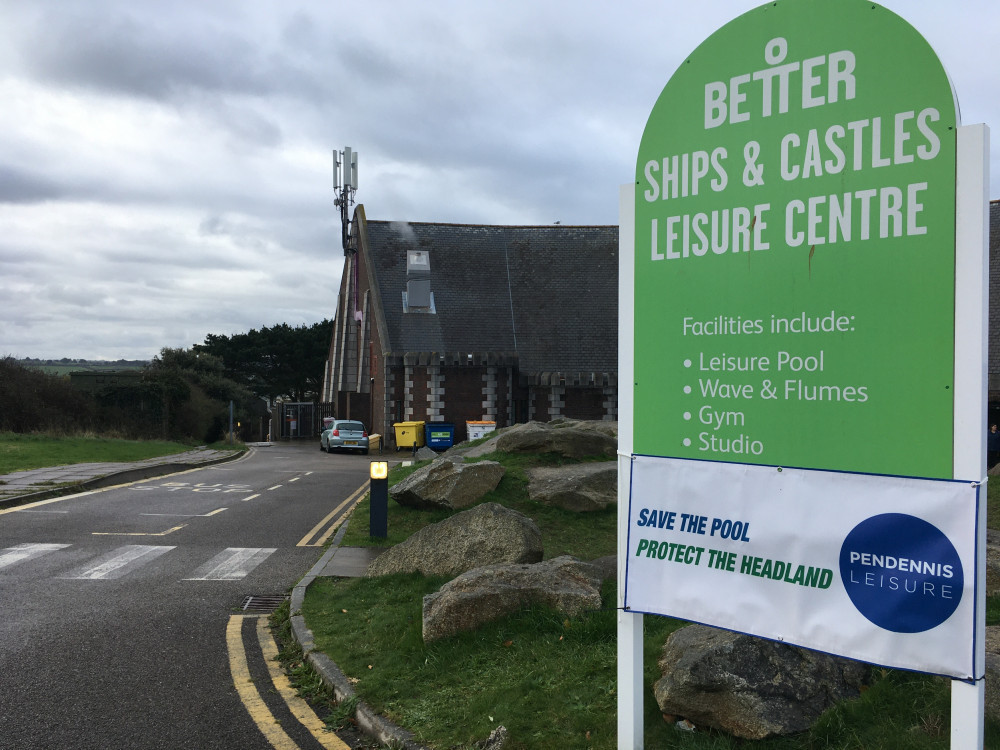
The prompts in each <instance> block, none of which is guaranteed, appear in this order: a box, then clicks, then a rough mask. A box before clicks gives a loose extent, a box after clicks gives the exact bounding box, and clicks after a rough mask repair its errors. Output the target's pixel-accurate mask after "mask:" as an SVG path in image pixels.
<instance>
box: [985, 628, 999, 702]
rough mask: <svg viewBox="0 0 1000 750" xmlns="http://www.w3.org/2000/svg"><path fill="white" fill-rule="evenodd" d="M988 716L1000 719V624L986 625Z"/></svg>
mask: <svg viewBox="0 0 1000 750" xmlns="http://www.w3.org/2000/svg"><path fill="white" fill-rule="evenodd" d="M986 718H988V719H992V720H993V721H1000V625H987V626H986Z"/></svg>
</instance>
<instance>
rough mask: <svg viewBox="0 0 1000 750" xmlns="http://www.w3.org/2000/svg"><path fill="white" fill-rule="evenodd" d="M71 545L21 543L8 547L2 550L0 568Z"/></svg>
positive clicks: (0, 552)
mask: <svg viewBox="0 0 1000 750" xmlns="http://www.w3.org/2000/svg"><path fill="white" fill-rule="evenodd" d="M69 546H70V545H69V544H19V545H17V546H16V547H8V548H7V549H5V550H0V569H2V568H6V567H9V566H11V565H16V564H17V563H19V562H24V561H25V560H30V559H32V558H33V557H40V556H42V555H44V554H47V553H49V552H56V551H57V550H61V549H66V547H69Z"/></svg>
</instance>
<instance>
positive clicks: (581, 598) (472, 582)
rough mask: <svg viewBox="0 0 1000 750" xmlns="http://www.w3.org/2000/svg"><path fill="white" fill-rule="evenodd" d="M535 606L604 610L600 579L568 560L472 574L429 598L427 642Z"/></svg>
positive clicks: (426, 599)
mask: <svg viewBox="0 0 1000 750" xmlns="http://www.w3.org/2000/svg"><path fill="white" fill-rule="evenodd" d="M533 604H542V605H545V606H548V607H552V608H553V609H556V610H558V611H559V612H562V613H563V614H566V615H569V616H573V615H577V614H580V613H581V612H584V611H586V610H588V609H600V606H601V577H600V573H599V572H598V571H597V569H596V568H594V567H593V566H592V565H590V564H589V563H585V562H580V561H579V560H577V559H576V558H574V557H569V556H568V555H566V556H563V557H557V558H555V559H552V560H546V561H545V562H540V563H537V564H535V565H515V564H505V565H487V566H485V567H482V568H476V569H475V570H470V571H468V572H467V573H463V574H462V575H460V576H459V577H458V578H456V579H454V580H453V581H450V582H449V583H446V584H445V585H444V586H442V587H441V589H440V590H438V591H436V592H435V593H433V594H428V595H427V596H425V597H424V618H423V632H424V642H425V643H428V642H430V641H433V640H437V639H438V638H444V637H446V636H449V635H454V634H455V633H459V632H462V631H465V630H475V629H476V628H478V627H479V626H480V625H483V624H484V623H486V622H490V621H492V620H496V619H498V618H501V617H504V616H506V615H509V614H513V613H514V612H518V611H520V610H522V609H524V608H525V607H530V606H531V605H533Z"/></svg>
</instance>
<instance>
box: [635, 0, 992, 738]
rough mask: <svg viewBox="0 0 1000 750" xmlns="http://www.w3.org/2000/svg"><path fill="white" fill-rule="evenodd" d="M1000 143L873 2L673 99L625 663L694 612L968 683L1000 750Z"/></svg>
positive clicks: (754, 33)
mask: <svg viewBox="0 0 1000 750" xmlns="http://www.w3.org/2000/svg"><path fill="white" fill-rule="evenodd" d="M987 141H988V131H987V130H986V129H985V127H984V126H979V127H976V128H960V122H959V118H958V110H957V103H956V99H955V96H954V92H953V91H952V88H951V85H950V82H949V80H948V77H947V75H946V73H945V72H944V69H943V68H942V66H941V64H940V62H939V60H938V58H937V57H936V55H935V54H934V52H933V50H931V48H930V47H929V45H928V44H927V42H926V41H925V40H924V39H923V38H922V37H921V36H920V35H919V34H918V33H917V32H916V31H915V30H914V29H913V28H912V27H911V26H909V24H907V23H906V22H905V21H903V20H902V19H901V18H899V17H898V16H896V15H894V14H893V13H891V12H890V11H888V10H886V9H885V8H882V7H880V6H878V5H874V4H872V3H871V2H862V1H861V0H847V1H845V2H838V3H815V2H807V1H806V0H788V1H787V2H782V3H777V4H769V5H765V6H761V7H760V8H757V9H755V10H752V11H750V12H748V13H746V14H744V15H743V16H741V17H739V18H737V19H735V20H733V21H731V22H730V23H728V24H727V25H725V26H724V27H722V28H721V29H719V30H718V31H717V32H716V33H715V34H713V35H712V36H711V37H710V38H709V39H707V40H706V41H705V42H703V43H702V44H701V45H700V46H699V47H698V48H697V49H696V50H695V51H694V52H693V53H692V54H691V55H690V56H689V57H688V59H687V60H685V62H684V63H683V64H682V65H681V66H680V68H679V69H678V70H677V72H676V73H675V74H674V76H673V77H672V78H671V79H670V81H669V82H668V84H667V85H666V87H665V88H664V89H663V92H662V93H661V95H660V97H659V99H658V100H657V102H656V104H655V106H654V108H653V110H652V112H651V114H650V116H649V120H648V122H647V125H646V129H645V131H644V133H643V137H642V140H641V143H640V147H639V154H638V159H637V165H636V180H635V184H634V185H633V186H631V187H630V190H631V196H630V197H631V199H632V200H631V201H627V200H626V199H625V198H624V197H623V200H622V225H621V226H622V230H621V242H622V252H621V258H622V261H621V262H622V268H621V271H620V276H621V277H622V279H625V281H620V284H623V283H626V282H627V283H629V284H630V288H629V289H628V290H624V289H623V290H622V294H621V295H620V299H621V300H622V301H623V302H622V304H621V308H620V315H621V316H622V323H621V326H624V328H625V329H624V330H620V334H621V335H620V341H621V342H622V343H621V346H622V351H621V354H620V360H621V361H620V364H619V367H620V372H621V374H622V380H621V382H623V383H632V384H633V387H632V389H631V393H630V394H629V395H630V398H629V401H628V403H627V404H625V406H626V408H623V409H622V413H621V414H620V420H621V422H622V427H621V433H622V435H623V437H622V438H621V439H620V453H621V454H622V457H621V458H620V459H619V463H620V464H621V468H622V470H623V472H622V473H624V470H626V469H627V470H628V477H629V482H628V484H627V485H623V487H622V490H621V495H620V499H621V502H620V504H619V509H620V510H619V513H620V514H625V517H624V518H620V523H619V530H620V531H619V534H620V537H619V565H620V575H619V579H620V581H619V582H620V584H622V583H623V584H624V585H623V586H621V585H620V587H619V588H620V592H621V593H620V599H621V601H620V605H621V607H622V619H621V620H620V623H619V637H620V640H623V639H624V641H626V642H627V643H626V646H625V647H622V646H620V653H619V659H620V660H621V659H622V658H625V659H628V658H632V659H633V660H634V659H635V655H634V654H635V649H634V633H633V634H632V635H631V636H630V635H629V634H630V632H631V630H634V627H635V624H634V623H630V622H629V618H630V617H635V616H636V615H635V614H633V613H640V612H645V613H651V614H661V615H669V616H675V617H681V618H683V619H689V620H693V621H697V622H703V623H705V624H709V625H715V626H718V627H724V628H729V629H732V630H739V631H741V632H747V633H751V634H754V635H759V636H762V637H767V638H772V639H776V640H781V641H784V642H788V643H793V644H797V645H801V646H805V647H808V648H815V649H819V650H823V651H826V652H830V653H835V654H839V655H842V656H846V657H849V658H855V659H860V660H864V661H869V662H872V663H876V664H882V665H887V666H892V667H903V668H907V669H914V670H918V671H925V672H931V673H936V674H943V675H947V676H950V677H953V678H955V679H957V680H965V681H968V683H969V684H971V685H972V686H973V687H971V688H968V689H965V687H964V684H965V683H956V685H960V686H959V687H956V690H955V692H954V695H955V699H954V701H953V705H954V710H955V711H956V712H964V715H965V717H966V718H968V716H969V715H970V714H971V713H972V710H971V709H969V708H968V706H969V705H971V700H972V699H969V698H962V697H961V696H963V695H965V694H966V693H968V695H973V694H977V695H978V696H979V697H978V698H976V699H975V700H978V706H979V708H978V716H979V718H978V726H979V727H980V729H979V730H978V735H979V737H981V736H982V728H981V727H982V690H981V685H982V677H983V674H984V670H985V664H984V655H983V653H982V637H981V636H982V632H983V630H982V628H983V626H984V619H983V618H984V614H983V610H984V582H983V577H984V576H983V574H984V570H985V556H984V555H985V553H984V544H983V539H982V537H983V535H984V534H985V445H984V437H985V412H986V381H985V361H986V324H985V321H986V305H987V290H986V287H985V285H986V283H987V279H988V273H987V272H986V270H985V269H986V257H987V256H986V247H987V235H986V207H987V204H988V200H987V197H988V196H987V192H986V191H987V186H988V182H989V180H988V175H987V168H986V163H987V162H986V151H987V147H988V143H987ZM627 203H628V204H631V209H630V210H626V204H627ZM626 265H628V268H627V269H626ZM626 297H628V298H629V304H628V305H626V304H624V300H625V299H626ZM626 318H627V320H626ZM621 326H620V327H621ZM622 398H624V396H623V397H622ZM626 457H627V458H626ZM678 573H682V574H681V575H678ZM668 584H669V585H668ZM622 589H624V590H623V591H622ZM639 630H640V634H641V625H640V626H639ZM630 639H632V640H630ZM628 644H633V645H631V646H629V645H628ZM639 650H640V653H639V661H641V639H640V645H639ZM637 668H638V670H639V672H640V673H641V665H639V666H638V667H637ZM629 679H632V680H634V672H629V671H628V670H625V672H624V673H623V668H622V665H621V663H620V664H619V681H620V694H621V692H622V689H621V683H622V681H623V680H626V681H627V680H629ZM630 684H631V683H630ZM977 686H978V687H977ZM625 692H626V693H628V694H630V695H631V696H632V698H633V700H634V699H635V695H634V688H629V687H628V685H626V690H625ZM620 700H621V697H620ZM639 700H640V701H641V693H640V694H639ZM624 708H625V706H623V705H622V704H620V707H619V711H620V718H619V745H620V746H625V747H641V746H642V739H641V731H640V732H638V736H636V733H635V731H634V730H633V732H632V733H631V736H627V734H626V733H623V729H622V724H623V720H622V711H623V709H624ZM633 710H634V709H633ZM638 714H639V716H640V717H641V709H640V711H639V712H638ZM956 717H957V714H956ZM640 721H641V718H640ZM958 723H960V722H958V721H953V746H954V747H959V746H962V747H965V746H969V747H972V746H975V745H971V744H970V745H965V744H962V742H964V740H961V739H960V738H959V736H958V735H956V734H955V727H956V725H957V724H958ZM961 723H962V724H964V725H966V726H967V725H968V722H967V721H966V720H963V721H962V722H961ZM972 741H974V738H973V740H972Z"/></svg>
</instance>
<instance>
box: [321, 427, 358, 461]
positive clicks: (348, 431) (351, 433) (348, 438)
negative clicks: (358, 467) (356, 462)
mask: <svg viewBox="0 0 1000 750" xmlns="http://www.w3.org/2000/svg"><path fill="white" fill-rule="evenodd" d="M319 449H320V450H321V451H326V452H327V453H333V452H334V451H338V450H352V451H361V453H363V454H364V455H366V456H367V455H368V431H367V430H366V429H365V426H364V425H363V424H361V422H358V421H357V420H354V419H335V420H333V422H332V423H331V424H330V426H329V427H327V428H325V429H324V430H323V434H321V435H320V436H319Z"/></svg>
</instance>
